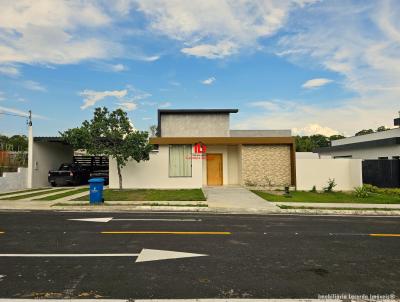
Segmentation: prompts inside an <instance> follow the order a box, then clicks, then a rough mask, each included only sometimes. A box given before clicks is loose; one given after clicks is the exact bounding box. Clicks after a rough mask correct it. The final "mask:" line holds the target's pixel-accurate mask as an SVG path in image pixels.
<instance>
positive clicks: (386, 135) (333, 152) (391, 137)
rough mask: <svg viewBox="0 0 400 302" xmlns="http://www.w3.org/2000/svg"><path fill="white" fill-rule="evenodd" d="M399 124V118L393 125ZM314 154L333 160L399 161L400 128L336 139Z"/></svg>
mask: <svg viewBox="0 0 400 302" xmlns="http://www.w3.org/2000/svg"><path fill="white" fill-rule="evenodd" d="M399 124H400V118H396V119H395V120H394V125H395V126H399ZM314 152H316V153H318V154H319V156H331V157H333V158H358V159H400V128H394V129H391V130H386V131H382V132H375V133H371V134H365V135H360V136H353V137H347V138H343V139H338V140H335V141H332V145H331V146H330V147H324V148H318V149H316V150H314Z"/></svg>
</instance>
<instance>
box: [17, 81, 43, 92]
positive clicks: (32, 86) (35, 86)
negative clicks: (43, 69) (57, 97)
mask: <svg viewBox="0 0 400 302" xmlns="http://www.w3.org/2000/svg"><path fill="white" fill-rule="evenodd" d="M22 86H24V87H25V88H26V89H29V90H34V91H42V92H44V91H46V90H47V89H46V87H44V86H43V85H42V84H40V83H38V82H35V81H30V80H28V81H24V82H22Z"/></svg>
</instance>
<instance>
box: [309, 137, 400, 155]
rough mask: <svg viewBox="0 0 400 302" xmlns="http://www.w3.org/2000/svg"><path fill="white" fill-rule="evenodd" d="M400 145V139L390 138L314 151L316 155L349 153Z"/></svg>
mask: <svg viewBox="0 0 400 302" xmlns="http://www.w3.org/2000/svg"><path fill="white" fill-rule="evenodd" d="M393 145H400V137H389V138H384V139H376V140H371V141H363V142H357V143H350V144H343V145H336V146H331V147H322V148H316V149H314V150H313V152H314V153H325V152H331V151H347V150H354V149H363V148H365V149H367V148H379V147H386V146H393Z"/></svg>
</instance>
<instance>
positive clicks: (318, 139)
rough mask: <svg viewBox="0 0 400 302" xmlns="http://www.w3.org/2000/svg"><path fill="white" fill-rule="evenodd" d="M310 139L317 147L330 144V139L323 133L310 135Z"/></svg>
mask: <svg viewBox="0 0 400 302" xmlns="http://www.w3.org/2000/svg"><path fill="white" fill-rule="evenodd" d="M310 140H311V142H312V144H313V146H315V147H316V148H321V147H328V146H329V139H328V138H327V137H326V136H325V135H322V134H314V135H311V136H310Z"/></svg>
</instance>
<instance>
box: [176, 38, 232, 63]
mask: <svg viewBox="0 0 400 302" xmlns="http://www.w3.org/2000/svg"><path fill="white" fill-rule="evenodd" d="M237 51H238V46H237V45H236V44H235V43H232V42H229V41H222V42H219V43H217V44H215V45H212V44H201V45H196V46H193V47H185V48H182V49H181V52H183V53H185V54H187V55H192V56H196V57H205V58H207V59H221V58H223V57H226V56H230V55H232V54H234V53H236V52H237Z"/></svg>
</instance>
